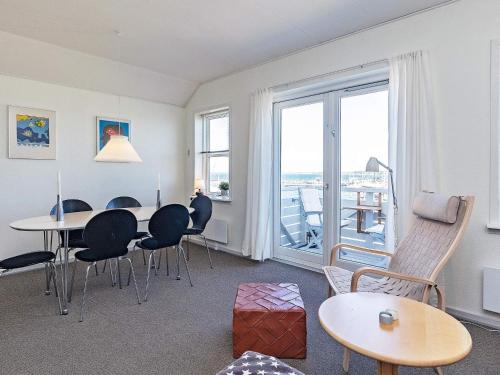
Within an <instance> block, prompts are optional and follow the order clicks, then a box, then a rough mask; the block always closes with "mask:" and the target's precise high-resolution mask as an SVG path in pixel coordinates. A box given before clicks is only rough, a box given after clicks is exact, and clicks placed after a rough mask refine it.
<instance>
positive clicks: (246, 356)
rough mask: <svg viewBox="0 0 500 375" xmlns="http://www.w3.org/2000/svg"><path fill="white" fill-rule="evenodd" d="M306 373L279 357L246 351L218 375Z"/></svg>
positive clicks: (300, 374)
mask: <svg viewBox="0 0 500 375" xmlns="http://www.w3.org/2000/svg"><path fill="white" fill-rule="evenodd" d="M274 374H276V375H277V374H279V375H304V374H303V373H302V372H300V371H299V370H296V369H294V368H293V367H290V366H288V365H287V364H286V363H284V362H281V361H280V360H279V359H276V358H274V357H269V356H267V355H264V354H260V353H257V352H250V351H249V352H245V353H243V355H242V356H241V357H240V358H238V359H237V360H236V361H234V362H233V363H231V364H230V365H229V366H226V367H225V368H224V369H223V370H221V371H219V372H218V373H217V375H274Z"/></svg>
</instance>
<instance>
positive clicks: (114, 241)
mask: <svg viewBox="0 0 500 375" xmlns="http://www.w3.org/2000/svg"><path fill="white" fill-rule="evenodd" d="M136 232H137V219H136V218H135V216H134V214H133V213H131V212H130V211H127V210H120V209H118V210H109V211H104V212H101V213H100V214H97V215H96V216H94V217H93V218H92V219H90V221H89V222H88V223H87V225H86V226H85V229H84V231H83V239H84V241H85V243H86V244H87V246H88V247H89V249H91V250H94V251H98V252H99V253H100V254H102V255H103V256H104V257H106V258H116V257H119V256H122V255H125V254H127V252H128V248H127V246H128V244H129V243H130V241H132V239H133V238H134V236H135V233H136Z"/></svg>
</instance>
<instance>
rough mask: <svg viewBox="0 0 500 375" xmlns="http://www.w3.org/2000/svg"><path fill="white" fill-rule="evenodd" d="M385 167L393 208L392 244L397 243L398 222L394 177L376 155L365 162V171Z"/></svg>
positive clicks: (377, 170)
mask: <svg viewBox="0 0 500 375" xmlns="http://www.w3.org/2000/svg"><path fill="white" fill-rule="evenodd" d="M379 166H381V167H382V168H384V169H386V170H387V171H388V172H389V178H390V183H391V186H390V190H391V193H392V206H393V209H394V246H397V245H398V228H397V223H398V219H397V216H398V201H397V199H396V192H395V189H394V178H393V170H392V168H389V166H388V165H386V164H384V163H382V162H381V161H380V160H378V159H377V158H376V157H373V156H372V157H371V158H370V159H369V160H368V162H367V163H366V171H367V172H380V168H379Z"/></svg>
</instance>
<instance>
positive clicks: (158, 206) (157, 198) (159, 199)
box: [156, 189, 161, 210]
mask: <svg viewBox="0 0 500 375" xmlns="http://www.w3.org/2000/svg"><path fill="white" fill-rule="evenodd" d="M160 207H161V192H160V189H158V190H156V209H157V210H159V209H160Z"/></svg>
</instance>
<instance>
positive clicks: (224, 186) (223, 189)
mask: <svg viewBox="0 0 500 375" xmlns="http://www.w3.org/2000/svg"><path fill="white" fill-rule="evenodd" d="M219 189H220V195H222V196H223V197H227V196H228V195H229V182H227V181H221V183H220V184H219Z"/></svg>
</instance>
